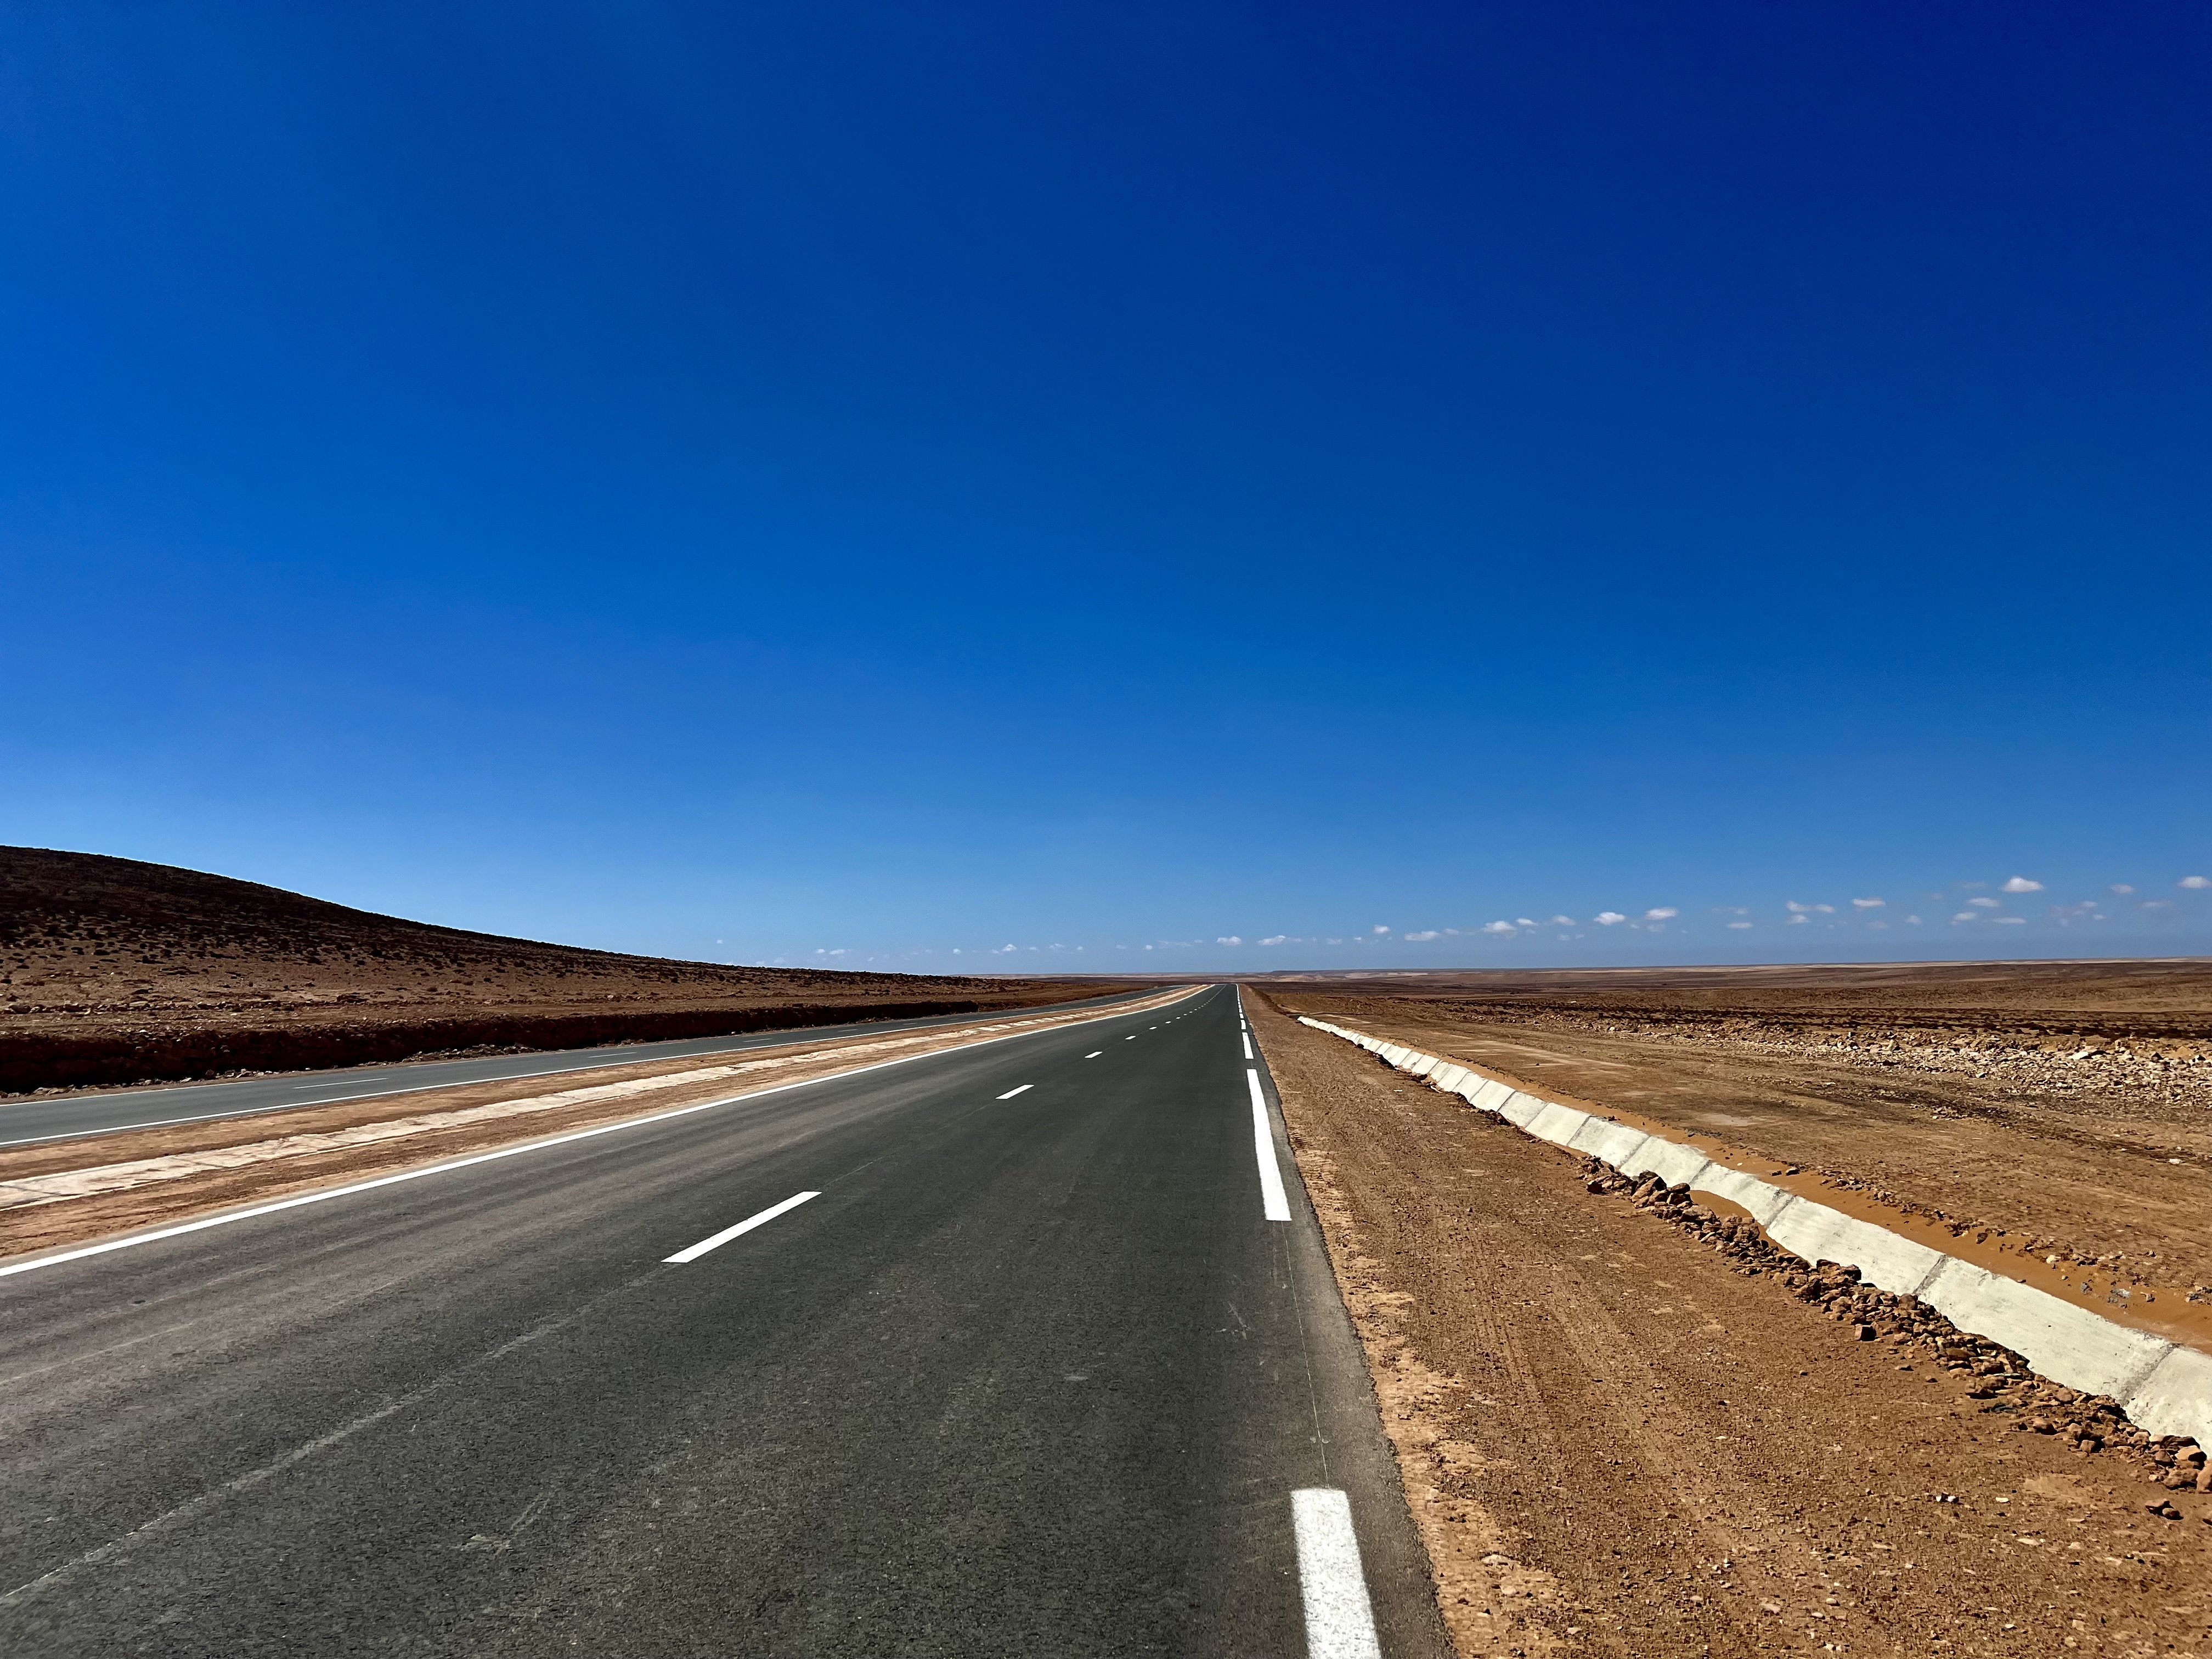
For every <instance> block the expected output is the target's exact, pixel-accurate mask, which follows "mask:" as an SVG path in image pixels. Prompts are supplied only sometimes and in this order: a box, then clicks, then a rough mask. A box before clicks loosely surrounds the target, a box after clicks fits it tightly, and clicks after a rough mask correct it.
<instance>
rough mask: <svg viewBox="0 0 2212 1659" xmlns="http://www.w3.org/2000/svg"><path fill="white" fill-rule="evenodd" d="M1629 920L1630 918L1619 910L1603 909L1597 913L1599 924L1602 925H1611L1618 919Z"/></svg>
mask: <svg viewBox="0 0 2212 1659" xmlns="http://www.w3.org/2000/svg"><path fill="white" fill-rule="evenodd" d="M1627 920H1628V918H1627V917H1626V916H1625V915H1622V914H1621V913H1620V911H1618V910H1601V911H1599V912H1598V913H1597V925H1598V926H1599V927H1612V926H1613V923H1615V922H1616V921H1627Z"/></svg>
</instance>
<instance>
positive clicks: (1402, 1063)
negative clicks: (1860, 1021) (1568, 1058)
mask: <svg viewBox="0 0 2212 1659" xmlns="http://www.w3.org/2000/svg"><path fill="white" fill-rule="evenodd" d="M1297 1018H1298V1024H1301V1025H1310V1026H1311V1027H1313V1029H1314V1030H1317V1031H1327V1032H1328V1033H1329V1035H1331V1036H1340V1037H1342V1038H1343V1039H1344V1040H1345V1041H1346V1042H1355V1043H1357V1044H1358V1045H1359V1046H1360V1047H1361V1048H1365V1049H1367V1050H1368V1051H1370V1053H1372V1054H1377V1055H1380V1056H1381V1057H1382V1058H1383V1060H1388V1061H1389V1063H1390V1064H1391V1065H1393V1066H1396V1067H1397V1068H1398V1069H1399V1070H1401V1071H1404V1072H1410V1073H1413V1075H1415V1076H1417V1077H1425V1078H1426V1079H1428V1081H1429V1082H1430V1083H1431V1085H1434V1086H1435V1087H1437V1088H1438V1089H1441V1090H1443V1091H1444V1092H1445V1093H1447V1094H1455V1095H1458V1096H1460V1097H1462V1098H1463V1099H1465V1100H1466V1101H1467V1103H1468V1104H1469V1105H1470V1106H1474V1107H1476V1108H1477V1109H1480V1110H1482V1111H1486V1112H1491V1113H1494V1114H1496V1115H1498V1116H1500V1117H1503V1118H1504V1119H1505V1120H1506V1121H1508V1122H1510V1123H1512V1124H1514V1125H1516V1126H1517V1127H1520V1128H1522V1129H1525V1130H1527V1131H1528V1133H1530V1134H1532V1135H1534V1136H1535V1137H1536V1138H1537V1139H1540V1140H1548V1141H1550V1142H1551V1143H1552V1144H1553V1146H1564V1147H1565V1148H1567V1149H1568V1150H1569V1151H1571V1152H1583V1153H1586V1154H1587V1155H1589V1157H1592V1158H1598V1159H1601V1160H1602V1161H1603V1162H1605V1163H1607V1164H1611V1165H1613V1168H1614V1169H1616V1170H1620V1172H1621V1174H1623V1175H1625V1176H1642V1175H1644V1174H1646V1173H1649V1174H1651V1175H1655V1176H1657V1177H1658V1178H1659V1179H1660V1180H1661V1181H1662V1182H1665V1183H1666V1184H1667V1185H1668V1186H1669V1187H1674V1186H1686V1187H1688V1188H1690V1189H1691V1190H1692V1191H1693V1192H1701V1193H1711V1194H1713V1195H1714V1196H1716V1197H1718V1198H1724V1199H1726V1200H1729V1202H1730V1203H1732V1204H1736V1205H1740V1206H1742V1208H1743V1209H1744V1210H1746V1211H1747V1212H1749V1214H1750V1215H1751V1217H1752V1218H1753V1220H1754V1221H1756V1222H1758V1223H1759V1225H1760V1226H1761V1227H1763V1228H1765V1230H1766V1235H1767V1237H1770V1238H1771V1239H1772V1240H1773V1241H1774V1242H1775V1243H1777V1244H1779V1245H1780V1246H1781V1247H1782V1248H1783V1249H1785V1250H1788V1251H1790V1253H1791V1254H1792V1255H1798V1256H1802V1257H1803V1258H1804V1259H1805V1260H1806V1261H1808V1262H1816V1261H1834V1262H1838V1263H1840V1264H1842V1265H1843V1266H1845V1267H1857V1269H1858V1270H1859V1274H1860V1277H1861V1278H1862V1279H1864V1280H1865V1281H1866V1282H1867V1283H1868V1284H1870V1285H1875V1286H1877V1287H1878V1288H1880V1289H1881V1290H1885V1291H1890V1292H1891V1293H1892V1294H1893V1295H1899V1296H1916V1297H1919V1298H1920V1300H1921V1301H1923V1302H1924V1303H1926V1304H1928V1305H1929V1306H1930V1307H1932V1308H1934V1309H1935V1310H1936V1311H1937V1312H1939V1313H1941V1314H1942V1316H1944V1317H1945V1318H1947V1319H1948V1320H1949V1321H1950V1322H1952V1323H1953V1324H1954V1325H1956V1326H1957V1327H1958V1328H1960V1330H1962V1331H1966V1332H1968V1333H1970V1334H1973V1335H1976V1336H1984V1337H1987V1338H1988V1339H1989V1340H1990V1341H1992V1342H1999V1343H2002V1344H2003V1345H2004V1346H2006V1347H2008V1348H2010V1349H2012V1350H2013V1351H2014V1352H2015V1353H2018V1354H2020V1355H2021V1357H2022V1358H2025V1359H2027V1362H2028V1364H2030V1365H2031V1366H2033V1368H2034V1369H2035V1370H2037V1371H2039V1372H2040V1373H2041V1374H2042V1375H2043V1376H2047V1377H2049V1378H2050V1379H2051V1381H2053V1382H2054V1383H2061V1384H2063V1386H2065V1387H2067V1388H2069V1389H2080V1390H2081V1392H2082V1393H2084V1394H2098V1395H2108V1396H2110V1397H2111V1398H2112V1399H2113V1400H2116V1401H2118V1402H2119V1404H2120V1407H2121V1409H2123V1410H2124V1411H2125V1412H2126V1413H2127V1414H2128V1417H2129V1419H2130V1420H2131V1421H2132V1422H2134V1424H2135V1425H2136V1427H2138V1428H2140V1429H2142V1430H2143V1431H2145V1432H2147V1433H2149V1434H2154V1435H2173V1436H2177V1437H2185V1438H2191V1439H2194V1440H2196V1441H2197V1443H2199V1444H2206V1445H2212V1355H2208V1354H2203V1353H2199V1352H2197V1350H2195V1349H2194V1348H2185V1347H2183V1346H2180V1345H2179V1344H2178V1343H2173V1342H2168V1341H2166V1340H2165V1339H2164V1338H2162V1337H2156V1336H2152V1335H2150V1334H2148V1333H2146V1332H2142V1331H2137V1330H2132V1329H2130V1328H2128V1327H2127V1326H2124V1325H2116V1324H2114V1323H2113V1322H2112V1321H2111V1320H2109V1319H2104V1318H2100V1317H2099V1316H2097V1315H2095V1314H2093V1313H2091V1312H2089V1311H2088V1310H2087V1309H2083V1308H2077V1307H2075V1305H2074V1304H2072V1303H2070V1302H2062V1301H2060V1300H2059V1299H2058V1298H2057V1297H2055V1296H2048V1295H2045V1293H2044V1292H2043V1291H2039V1290H2035V1289H2033V1287H2031V1286H2029V1285H2023V1284H2021V1283H2019V1282H2018V1281H2017V1280H2015V1279H2007V1278H2004V1277H2003V1276H2002V1275H2001V1274H1997V1273H1990V1272H1988V1271H1986V1270H1985V1269H1984V1268H1981V1267H1975V1266H1974V1265H1973V1264H1972V1262H1968V1261H1960V1260H1959V1258H1958V1257H1956V1256H1953V1255H1944V1254H1943V1253H1942V1251H1940V1250H1931V1249H1929V1248H1928V1247H1927V1246H1926V1245H1924V1244H1918V1243H1914V1242H1913V1241H1912V1240H1911V1239H1909V1238H1905V1237H1901V1236H1899V1234H1896V1233H1893V1232H1891V1231H1889V1230H1888V1229H1887V1228H1886V1227H1877V1226H1875V1225H1874V1224H1873V1223H1872V1222H1869V1221H1861V1220H1859V1219H1857V1218H1856V1217H1853V1216H1848V1215H1844V1213H1842V1212H1840V1211H1837V1210H1832V1209H1830V1208H1828V1207H1827V1206H1826V1205H1825V1204H1815V1203H1814V1202H1813V1200H1810V1199H1808V1198H1802V1197H1800V1196H1799V1195H1798V1194H1796V1193H1791V1192H1786V1191H1784V1189H1783V1188H1779V1187H1777V1186H1774V1185H1773V1184H1771V1182H1765V1181H1761V1180H1759V1178H1758V1177H1757V1176H1750V1175H1746V1174H1745V1173H1744V1172H1743V1171H1742V1170H1732V1169H1729V1168H1727V1167H1726V1166H1724V1165H1723V1164H1715V1163H1714V1162H1712V1161H1711V1159H1710V1158H1706V1157H1705V1154H1704V1153H1702V1152H1699V1151H1698V1150H1697V1148H1695V1147H1694V1146H1683V1145H1681V1144H1680V1142H1677V1141H1672V1140H1667V1139H1662V1138H1661V1137H1660V1136H1658V1135H1653V1134H1646V1133H1644V1131H1642V1130H1640V1129H1632V1128H1629V1127H1627V1126H1626V1125H1625V1124H1620V1123H1614V1122H1612V1121H1609V1120H1607V1119H1605V1118H1602V1117H1595V1116H1593V1115H1591V1114H1589V1113H1588V1112H1584V1111H1579V1110H1577V1109H1575V1108H1574V1107H1571V1106H1563V1105H1560V1104H1559V1103H1558V1102H1556V1101H1549V1100H1545V1099H1542V1098H1541V1097H1538V1096H1535V1095H1532V1094H1529V1093H1528V1092H1527V1091H1524V1090H1520V1089H1516V1088H1513V1087H1512V1086H1510V1085H1508V1084H1504V1083H1501V1082H1499V1081H1498V1079H1495V1078H1486V1077H1484V1076H1482V1075H1481V1074H1480V1073H1476V1072H1472V1071H1469V1070H1468V1068H1467V1067H1466V1066H1462V1065H1460V1064H1458V1063H1457V1062H1456V1061H1455V1060H1442V1059H1439V1058H1437V1056H1436V1055H1434V1054H1421V1053H1419V1052H1418V1051H1417V1050H1415V1049H1412V1048H1405V1047H1403V1046H1401V1044H1398V1043H1395V1042H1382V1041H1380V1040H1379V1039H1377V1038H1375V1037H1371V1036H1367V1035H1366V1034H1365V1033H1364V1032H1361V1031H1353V1030H1346V1028H1345V1027H1343V1026H1341V1025H1332V1024H1328V1022H1327V1021H1326V1020H1319V1019H1310V1018H1307V1017H1306V1016H1305V1015H1303V1014H1301V1015H1299V1016H1298V1017H1297Z"/></svg>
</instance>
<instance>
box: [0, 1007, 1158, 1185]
mask: <svg viewBox="0 0 2212 1659" xmlns="http://www.w3.org/2000/svg"><path fill="white" fill-rule="evenodd" d="M1150 995H1152V989H1151V988H1150V987H1147V988H1144V989H1140V990H1135V991H1117V992H1115V993H1114V994H1112V995H1110V996H1103V997H1094V998H1090V999H1086V1000H1084V1001H1081V1002H1066V1003H1056V1004H1054V1005H1052V1006H1053V1007H1054V1009H1081V1008H1104V1007H1110V1006H1113V1005H1114V1004H1115V1003H1117V1002H1130V1001H1134V1000H1139V999H1141V998H1144V997H1148V996H1150ZM1003 1012H1004V1013H1005V1014H1006V1015H1014V1016H1018V1015H1021V1014H1025V1013H1042V1012H1045V1010H1044V1009H1042V1008H1012V1009H1007V1010H1005V1011H1003ZM1000 1017H1001V1016H1000V1014H992V1013H982V1014H935V1015H931V1016H930V1017H928V1018H923V1019H875V1020H863V1021H860V1022H858V1023H856V1024H851V1025H811V1026H807V1027H805V1028H803V1029H800V1030H787V1031H752V1032H748V1033H746V1034H745V1035H744V1036H711V1037H682V1038H678V1039H675V1040H672V1041H670V1042H627V1043H619V1044H616V1045H614V1046H612V1047H603V1048H556V1049H549V1050H546V1051H544V1052H543V1053H539V1054H484V1055H480V1056H478V1057H476V1058H474V1059H470V1060H401V1061H398V1062H397V1063H395V1064H392V1065H389V1066H348V1067H345V1068H344V1069H343V1070H334V1071H324V1072H298V1073H288V1074H286V1075H284V1076H282V1077H252V1078H240V1079H236V1080H234V1081H232V1082H228V1083H180V1084H175V1085H171V1086H169V1087H167V1088H161V1089H120V1090H116V1091H112V1092H110V1093H105V1094H95V1095H66V1096H59V1097H47V1098H46V1099H43V1100H18V1101H11V1102H9V1103H5V1104H0V1146H30V1145H33V1144H35V1143H37V1142H40V1141H46V1140H71V1139H76V1138H77V1137H78V1136H81V1135H99V1134H108V1133H112V1132H114V1131H115V1130H118V1129H146V1128H153V1127H158V1126H160V1125H163V1124H169V1123H197V1122H200V1121H204V1120H205V1119H208V1118H217V1117H242V1116H245V1115H246V1114H248V1113H252V1112H275V1111H282V1110H283V1109H285V1108H286V1107H288V1106H332V1105H336V1104H337V1103H340V1102H342V1101H348V1100H371V1099H374V1098H375V1097H378V1096H380V1095H397V1094H413V1093H416V1092H417V1091H421V1090H424V1089H449V1088H451V1087H453V1085H455V1084H457V1083H502V1082H505V1081H507V1079H511V1078H520V1077H550V1076H551V1075H553V1074H554V1073H559V1072H588V1071H594V1070H597V1069H598V1068H599V1067H600V1066H635V1065H636V1064H637V1063H638V1062H639V1061H641V1060H684V1059H689V1058H690V1057H691V1056H693V1055H696V1054H731V1053H734V1052H736V1051H737V1050H739V1049H743V1048H776V1047H778V1046H780V1045H781V1044H783V1043H787V1042H817V1041H823V1042H827V1041H834V1040H836V1039H837V1038H839V1037H849V1036H871V1035H873V1034H875V1033H877V1032H882V1031H912V1030H922V1029H925V1028H927V1027H929V1026H935V1025H964V1024H973V1023H974V1022H975V1021H978V1020H990V1019H994V1018H1000Z"/></svg>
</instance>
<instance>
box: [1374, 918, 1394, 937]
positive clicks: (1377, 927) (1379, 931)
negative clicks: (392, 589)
mask: <svg viewBox="0 0 2212 1659" xmlns="http://www.w3.org/2000/svg"><path fill="white" fill-rule="evenodd" d="M1371 931H1372V932H1373V933H1375V935H1376V937H1377V938H1378V939H1379V938H1380V937H1382V935H1383V934H1384V933H1389V931H1390V930H1389V928H1388V927H1384V926H1383V924H1382V923H1381V922H1379V921H1378V922H1376V924H1375V926H1374V927H1373V929H1372V930H1371Z"/></svg>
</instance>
